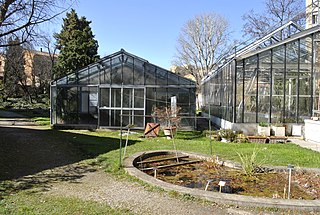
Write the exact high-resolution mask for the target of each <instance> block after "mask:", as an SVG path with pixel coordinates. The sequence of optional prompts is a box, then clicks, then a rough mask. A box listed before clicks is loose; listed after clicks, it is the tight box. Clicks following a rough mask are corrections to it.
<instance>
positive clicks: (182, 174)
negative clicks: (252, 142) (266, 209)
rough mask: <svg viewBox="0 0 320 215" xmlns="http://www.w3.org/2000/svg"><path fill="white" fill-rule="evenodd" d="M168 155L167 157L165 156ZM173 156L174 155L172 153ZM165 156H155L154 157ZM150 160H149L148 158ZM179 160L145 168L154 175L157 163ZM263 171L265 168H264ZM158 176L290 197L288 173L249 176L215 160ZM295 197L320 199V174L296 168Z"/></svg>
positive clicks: (167, 170)
mask: <svg viewBox="0 0 320 215" xmlns="http://www.w3.org/2000/svg"><path fill="white" fill-rule="evenodd" d="M163 157H164V156H163ZM169 157H172V155H170V156H169ZM156 158H161V156H159V157H152V158H149V159H150V160H153V159H156ZM149 159H146V160H145V161H148V160H149ZM191 160H192V159H190V158H184V159H180V163H184V162H190V161H191ZM175 164H177V162H176V160H169V161H161V162H154V163H150V164H145V165H144V167H143V169H146V170H148V169H151V170H148V171H146V173H147V174H149V175H150V176H154V175H155V170H154V169H153V168H155V167H156V166H166V165H175ZM261 170H263V169H261ZM156 177H157V179H160V180H163V181H166V182H169V183H172V184H176V185H180V186H184V187H189V188H196V189H200V190H207V191H213V192H219V191H220V186H219V182H220V181H224V182H226V183H225V186H223V187H221V191H222V192H223V193H231V194H240V195H247V196H256V197H268V198H277V199H281V198H287V193H288V172H287V171H283V172H262V173H256V174H255V175H254V176H248V175H246V174H244V173H243V171H241V170H238V169H233V168H229V167H226V166H221V165H218V164H216V163H214V162H211V161H202V162H197V163H192V164H187V165H181V166H168V167H166V168H163V169H162V168H159V169H157V172H156ZM290 186H291V195H290V197H291V199H304V200H315V199H320V174H319V173H315V172H306V171H304V172H303V171H293V173H292V183H291V185H290Z"/></svg>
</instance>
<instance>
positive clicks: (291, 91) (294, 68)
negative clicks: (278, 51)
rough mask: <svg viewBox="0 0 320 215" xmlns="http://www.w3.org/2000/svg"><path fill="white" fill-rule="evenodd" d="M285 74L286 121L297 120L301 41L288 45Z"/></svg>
mask: <svg viewBox="0 0 320 215" xmlns="http://www.w3.org/2000/svg"><path fill="white" fill-rule="evenodd" d="M286 53H287V56H286V67H287V71H286V75H285V95H286V97H285V121H286V122H296V117H297V98H298V81H299V74H298V60H299V56H298V53H299V43H298V41H294V42H292V43H289V44H288V45H287V52H286Z"/></svg>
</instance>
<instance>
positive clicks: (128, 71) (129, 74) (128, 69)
mask: <svg viewBox="0 0 320 215" xmlns="http://www.w3.org/2000/svg"><path fill="white" fill-rule="evenodd" d="M133 72H134V70H133V58H132V57H130V56H125V59H124V66H123V84H124V85H132V84H133V74H134V73H133Z"/></svg>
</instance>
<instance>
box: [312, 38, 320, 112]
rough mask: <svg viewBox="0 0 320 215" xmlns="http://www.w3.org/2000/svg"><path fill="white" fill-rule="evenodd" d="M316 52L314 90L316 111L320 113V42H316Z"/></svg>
mask: <svg viewBox="0 0 320 215" xmlns="http://www.w3.org/2000/svg"><path fill="white" fill-rule="evenodd" d="M317 38H319V39H320V34H317ZM314 52H315V59H314V61H315V63H314V69H313V72H314V74H313V76H314V83H313V84H314V90H313V98H314V103H313V107H314V110H317V111H320V41H315V42H314Z"/></svg>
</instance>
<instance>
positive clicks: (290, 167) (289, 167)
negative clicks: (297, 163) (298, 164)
mask: <svg viewBox="0 0 320 215" xmlns="http://www.w3.org/2000/svg"><path fill="white" fill-rule="evenodd" d="M293 168H294V166H293V165H290V164H289V165H288V169H289V182H288V199H290V192H291V173H292V169H293Z"/></svg>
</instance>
